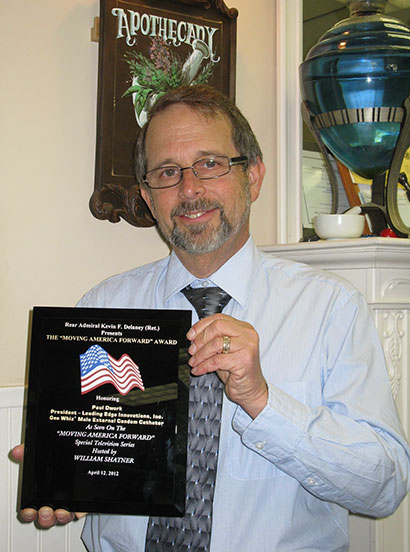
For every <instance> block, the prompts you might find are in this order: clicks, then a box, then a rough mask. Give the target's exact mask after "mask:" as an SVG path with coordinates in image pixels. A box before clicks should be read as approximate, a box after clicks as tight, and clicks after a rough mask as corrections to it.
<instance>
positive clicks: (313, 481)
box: [307, 477, 317, 485]
mask: <svg viewBox="0 0 410 552" xmlns="http://www.w3.org/2000/svg"><path fill="white" fill-rule="evenodd" d="M307 484H308V485H317V483H316V479H313V477H308V478H307Z"/></svg>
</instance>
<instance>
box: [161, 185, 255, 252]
mask: <svg viewBox="0 0 410 552" xmlns="http://www.w3.org/2000/svg"><path fill="white" fill-rule="evenodd" d="M250 205H251V201H250V194H249V187H248V186H247V192H246V206H245V209H244V212H243V213H242V215H241V216H240V217H239V218H238V219H237V220H234V221H232V222H230V221H229V220H228V219H227V217H226V215H225V212H224V209H223V207H222V205H220V204H219V203H218V202H210V201H207V200H204V199H198V200H196V201H193V202H188V201H184V202H183V203H181V204H180V205H179V206H178V207H176V208H175V209H174V210H173V211H172V213H171V216H172V217H174V216H180V215H184V214H187V213H189V212H191V211H193V210H194V211H202V210H207V209H218V210H219V216H220V219H221V221H220V224H219V226H218V228H216V229H215V230H214V231H213V232H212V234H210V235H208V236H207V237H206V238H205V237H204V238H203V239H201V234H202V233H203V232H206V229H207V223H204V224H198V225H196V226H195V227H192V228H180V227H178V226H177V224H176V222H175V220H174V225H173V228H172V230H171V231H168V230H167V229H165V228H161V226H159V231H160V233H161V235H162V236H163V238H164V239H165V240H166V241H167V242H168V243H169V244H170V245H171V246H172V247H175V248H176V249H179V250H180V251H185V252H186V253H188V254H190V255H203V254H205V253H212V252H213V251H216V250H217V249H219V248H220V247H221V246H222V245H223V244H224V243H225V242H226V241H227V240H228V238H230V237H231V236H233V235H235V234H237V233H238V232H239V230H240V229H241V228H242V226H243V224H245V222H246V221H247V220H248V217H249V212H250Z"/></svg>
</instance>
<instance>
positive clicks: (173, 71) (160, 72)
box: [122, 37, 214, 118]
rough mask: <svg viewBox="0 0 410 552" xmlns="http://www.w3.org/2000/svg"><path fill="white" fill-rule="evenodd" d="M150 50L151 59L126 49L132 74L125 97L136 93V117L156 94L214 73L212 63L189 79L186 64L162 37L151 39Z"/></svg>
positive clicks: (195, 82) (200, 82) (208, 76)
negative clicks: (185, 68)
mask: <svg viewBox="0 0 410 552" xmlns="http://www.w3.org/2000/svg"><path fill="white" fill-rule="evenodd" d="M148 52H149V58H147V57H146V56H144V55H143V54H142V53H141V52H127V53H126V54H125V55H124V58H125V61H126V62H127V64H128V66H129V71H130V75H131V77H132V85H131V86H130V87H129V88H128V89H127V90H126V91H125V92H124V94H123V95H122V97H124V96H130V95H132V94H135V96H134V97H133V100H134V108H135V112H136V115H137V118H138V117H139V116H140V115H141V112H142V110H143V109H144V107H145V106H146V105H147V102H149V100H150V99H151V98H153V97H154V96H155V98H156V99H157V98H158V97H159V96H160V95H162V94H164V93H165V92H167V91H168V90H171V89H173V88H177V87H179V86H182V85H190V84H192V85H194V84H204V83H206V82H207V81H208V80H209V78H210V76H211V75H212V71H213V65H214V64H213V63H212V62H209V63H207V64H206V65H205V67H203V69H202V70H201V71H200V73H199V75H198V76H197V77H196V78H194V79H193V80H192V81H191V82H188V80H189V78H188V73H187V71H186V70H184V63H183V62H182V61H181V59H180V57H179V56H178V55H177V54H176V53H174V52H173V51H172V50H171V49H170V48H169V46H168V45H167V44H166V43H165V42H164V40H163V39H162V38H160V37H154V38H151V45H150V47H149V49H148Z"/></svg>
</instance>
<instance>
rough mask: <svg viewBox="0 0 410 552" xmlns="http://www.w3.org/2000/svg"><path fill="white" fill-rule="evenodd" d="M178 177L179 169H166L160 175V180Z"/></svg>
mask: <svg viewBox="0 0 410 552" xmlns="http://www.w3.org/2000/svg"><path fill="white" fill-rule="evenodd" d="M177 175H179V169H178V168H177V167H164V168H163V169H162V171H160V173H159V177H160V178H174V177H175V176H177Z"/></svg>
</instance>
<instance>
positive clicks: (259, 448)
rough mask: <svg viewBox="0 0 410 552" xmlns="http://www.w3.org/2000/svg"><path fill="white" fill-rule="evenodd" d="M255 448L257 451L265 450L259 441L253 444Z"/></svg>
mask: <svg viewBox="0 0 410 552" xmlns="http://www.w3.org/2000/svg"><path fill="white" fill-rule="evenodd" d="M255 447H256V448H257V449H258V450H263V449H264V448H265V445H264V443H262V442H261V441H259V442H258V443H255Z"/></svg>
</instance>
